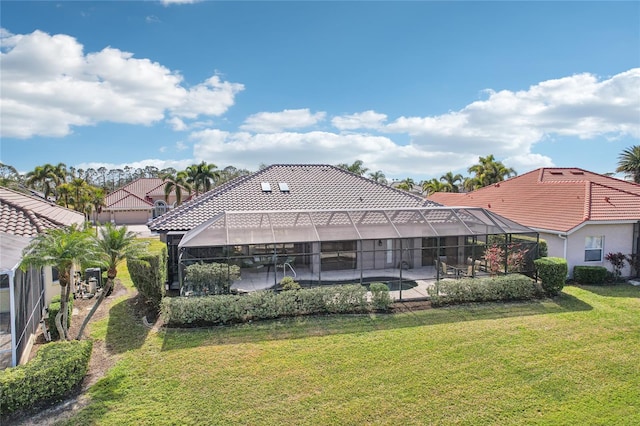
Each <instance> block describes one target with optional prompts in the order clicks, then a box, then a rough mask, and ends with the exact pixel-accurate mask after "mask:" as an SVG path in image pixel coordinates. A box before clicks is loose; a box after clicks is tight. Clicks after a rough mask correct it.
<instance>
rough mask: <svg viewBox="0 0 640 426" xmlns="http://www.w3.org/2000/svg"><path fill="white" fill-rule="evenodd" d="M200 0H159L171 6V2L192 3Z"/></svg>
mask: <svg viewBox="0 0 640 426" xmlns="http://www.w3.org/2000/svg"><path fill="white" fill-rule="evenodd" d="M200 1H202V0H160V3H162V4H163V5H165V6H171V5H173V4H193V3H199V2H200Z"/></svg>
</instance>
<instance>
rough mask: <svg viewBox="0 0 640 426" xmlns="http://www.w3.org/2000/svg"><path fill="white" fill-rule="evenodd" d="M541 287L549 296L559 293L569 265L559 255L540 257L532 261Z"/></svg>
mask: <svg viewBox="0 0 640 426" xmlns="http://www.w3.org/2000/svg"><path fill="white" fill-rule="evenodd" d="M534 264H535V265H536V271H537V273H538V277H539V278H540V280H541V282H542V288H543V289H544V291H545V293H547V294H548V295H549V296H555V295H557V294H560V292H561V291H562V288H563V287H564V283H565V280H566V278H567V272H568V271H569V267H568V266H567V261H566V259H563V258H561V257H542V258H540V259H536V260H535V261H534Z"/></svg>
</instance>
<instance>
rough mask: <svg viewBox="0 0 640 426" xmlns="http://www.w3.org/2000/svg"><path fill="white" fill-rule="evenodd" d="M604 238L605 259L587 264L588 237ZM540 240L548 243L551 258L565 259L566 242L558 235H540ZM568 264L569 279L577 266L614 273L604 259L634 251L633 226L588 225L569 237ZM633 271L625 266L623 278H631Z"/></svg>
mask: <svg viewBox="0 0 640 426" xmlns="http://www.w3.org/2000/svg"><path fill="white" fill-rule="evenodd" d="M600 236H603V237H604V247H603V258H602V260H601V261H599V262H585V260H584V250H585V239H586V238H587V237H600ZM540 238H542V239H544V240H546V241H547V246H548V248H549V256H554V257H565V254H564V244H565V242H564V240H563V239H562V238H560V237H558V234H549V233H540ZM566 244H567V254H566V259H567V264H568V266H569V277H572V276H573V267H574V266H577V265H588V266H604V267H605V268H607V270H609V271H612V267H611V264H610V263H609V262H607V261H606V260H605V259H604V256H606V255H607V253H617V252H621V253H623V254H627V255H628V254H630V253H631V251H632V250H633V224H631V223H629V224H611V225H603V224H592V225H591V224H587V225H585V226H583V227H582V228H579V229H578V230H577V231H575V232H573V233H571V234H569V235H568V237H567V242H566ZM630 274H631V269H630V267H629V265H628V264H625V267H624V269H623V270H622V276H629V275H630Z"/></svg>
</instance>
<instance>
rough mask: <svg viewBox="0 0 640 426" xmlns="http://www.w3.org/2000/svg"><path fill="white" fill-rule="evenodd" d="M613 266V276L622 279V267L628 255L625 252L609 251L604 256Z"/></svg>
mask: <svg viewBox="0 0 640 426" xmlns="http://www.w3.org/2000/svg"><path fill="white" fill-rule="evenodd" d="M604 258H605V259H606V260H607V261H608V262H609V263H611V266H612V267H613V276H614V278H615V279H616V280H620V278H621V277H622V268H624V263H625V262H626V261H627V256H625V255H624V253H621V252H618V253H607V255H606V256H605V257H604Z"/></svg>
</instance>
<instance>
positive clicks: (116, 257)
mask: <svg viewBox="0 0 640 426" xmlns="http://www.w3.org/2000/svg"><path fill="white" fill-rule="evenodd" d="M94 241H95V246H96V251H97V253H96V258H97V259H98V260H99V263H100V265H101V266H102V267H104V268H105V269H106V270H107V282H106V283H105V285H104V287H103V288H102V292H101V293H100V295H99V296H98V298H97V299H96V302H95V303H94V305H93V307H92V308H91V310H90V311H89V313H88V314H87V316H86V317H85V319H84V321H83V322H82V325H81V326H80V331H79V332H78V336H77V337H76V340H80V339H81V338H82V333H83V332H84V329H85V327H86V326H87V324H88V323H89V321H90V320H91V317H93V314H94V313H95V312H96V310H97V309H98V307H99V306H100V304H101V303H102V301H103V300H104V298H105V297H106V295H108V294H109V293H111V289H112V287H113V280H114V279H115V278H116V276H117V275H118V265H119V264H120V262H122V261H123V260H125V259H126V258H127V257H128V256H131V257H135V256H137V255H138V254H139V253H140V252H141V250H142V248H143V244H142V243H141V242H139V241H137V240H136V234H135V233H133V232H131V231H129V230H128V229H127V227H126V226H121V227H117V226H116V225H113V224H112V223H111V222H107V223H105V225H104V226H103V227H102V228H100V236H99V237H98V238H95V239H94Z"/></svg>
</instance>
